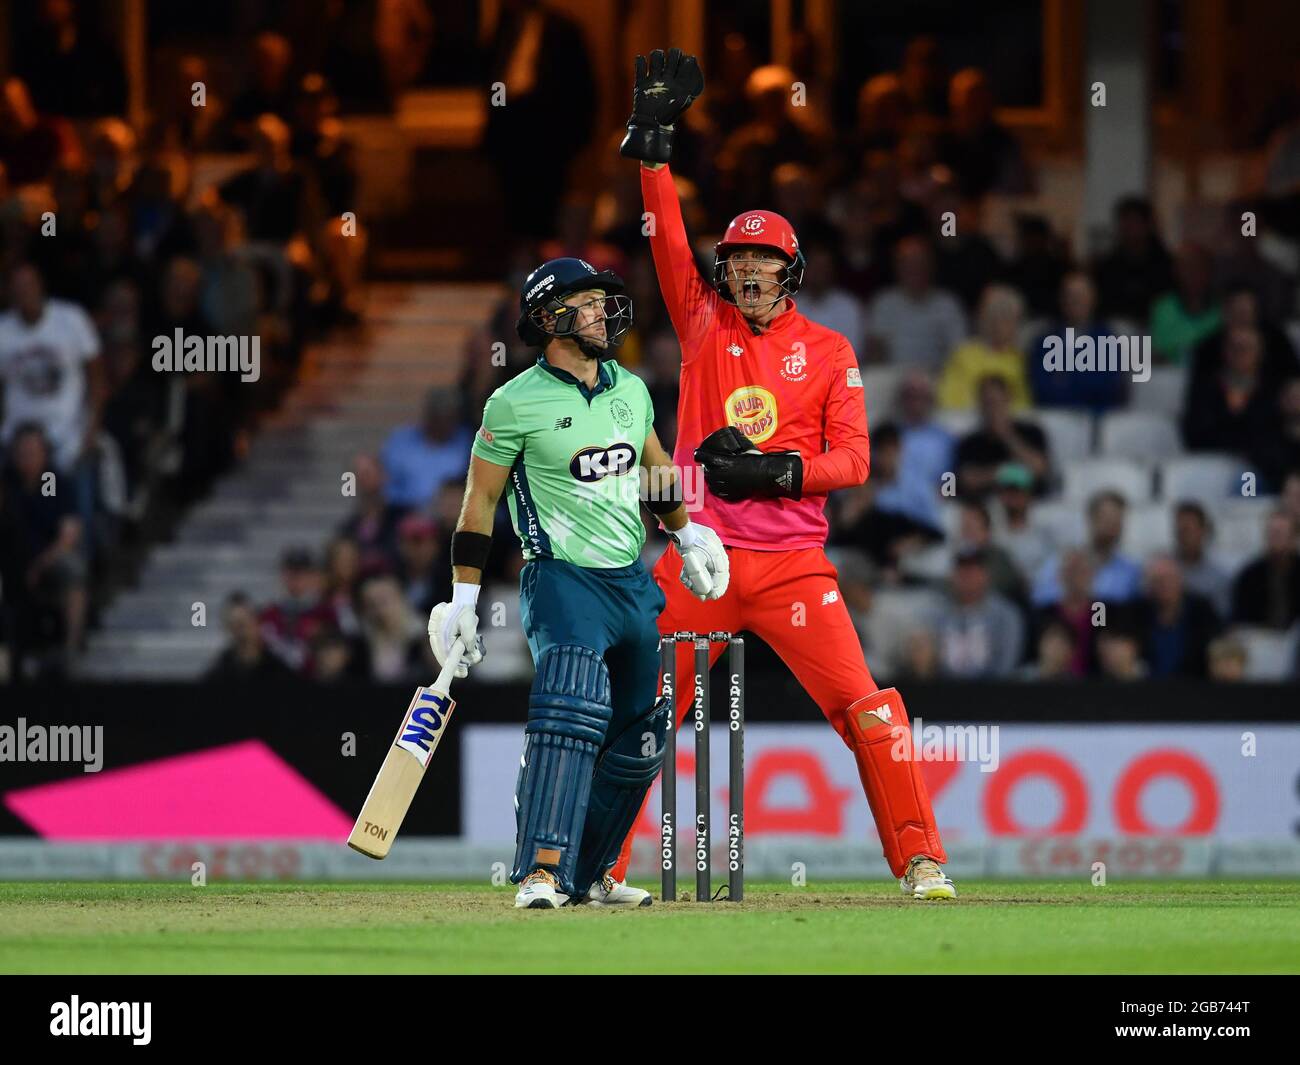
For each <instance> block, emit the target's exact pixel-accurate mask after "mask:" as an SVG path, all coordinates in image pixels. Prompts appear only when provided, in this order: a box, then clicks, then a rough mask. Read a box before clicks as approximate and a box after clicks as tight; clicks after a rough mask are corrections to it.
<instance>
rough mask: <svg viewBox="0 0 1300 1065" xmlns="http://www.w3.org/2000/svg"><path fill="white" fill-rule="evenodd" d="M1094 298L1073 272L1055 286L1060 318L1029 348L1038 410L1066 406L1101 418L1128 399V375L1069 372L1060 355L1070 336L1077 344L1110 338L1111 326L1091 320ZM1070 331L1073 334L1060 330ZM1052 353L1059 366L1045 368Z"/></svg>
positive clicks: (1086, 281)
mask: <svg viewBox="0 0 1300 1065" xmlns="http://www.w3.org/2000/svg"><path fill="white" fill-rule="evenodd" d="M1096 308H1097V295H1096V290H1095V289H1094V288H1093V285H1092V279H1091V278H1089V277H1088V275H1087V274H1085V273H1082V272H1079V271H1075V272H1073V273H1070V274H1067V275H1066V276H1065V279H1064V280H1063V281H1062V282H1061V316H1060V318H1059V319H1058V320H1057V321H1056V322H1054V323H1053V324H1052V325H1051V326H1050V327H1049V329H1048V330H1047V332H1046V333H1045V334H1044V335H1043V336H1042V337H1040V338H1039V339H1038V342H1037V343H1036V344H1034V345H1033V346H1032V347H1031V348H1030V349H1029V356H1030V368H1029V373H1030V385H1031V387H1032V389H1033V392H1034V402H1035V404H1036V405H1037V406H1040V407H1066V408H1073V409H1083V410H1089V411H1091V412H1092V413H1094V414H1101V413H1104V412H1105V411H1108V410H1111V409H1112V408H1115V407H1119V406H1122V405H1123V404H1124V402H1125V399H1126V398H1127V396H1128V381H1129V373H1128V372H1126V371H1125V370H1123V369H1115V370H1106V369H1094V370H1078V369H1076V370H1069V369H1068V368H1067V366H1068V364H1067V363H1065V361H1064V358H1065V355H1066V354H1067V353H1068V352H1069V350H1070V345H1069V343H1068V340H1069V338H1070V336H1071V335H1072V336H1073V337H1074V340H1075V341H1076V342H1077V341H1078V339H1079V338H1080V337H1083V336H1089V337H1092V339H1093V341H1094V342H1096V341H1099V340H1101V339H1102V338H1104V337H1109V336H1111V335H1113V334H1112V330H1111V326H1110V325H1109V324H1107V323H1106V322H1103V321H1101V320H1100V319H1099V318H1097V316H1096V313H1095V312H1096ZM1067 329H1072V330H1073V331H1074V332H1073V334H1067V332H1066V330H1067ZM1052 351H1057V352H1059V353H1060V354H1061V363H1060V368H1059V369H1058V368H1055V366H1053V365H1050V364H1049V361H1048V359H1049V355H1050V354H1051V352H1052Z"/></svg>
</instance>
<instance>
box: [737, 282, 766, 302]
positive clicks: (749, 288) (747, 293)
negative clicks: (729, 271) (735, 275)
mask: <svg viewBox="0 0 1300 1065" xmlns="http://www.w3.org/2000/svg"><path fill="white" fill-rule="evenodd" d="M740 291H741V297H742V298H743V299H744V301H745V302H746V303H748V304H749V305H750V306H753V305H754V304H755V303H757V302H758V301H759V300H760V299H761V298H762V295H761V292H760V286H759V283H758V282H757V281H746V282H744V284H743V285H741V290H740Z"/></svg>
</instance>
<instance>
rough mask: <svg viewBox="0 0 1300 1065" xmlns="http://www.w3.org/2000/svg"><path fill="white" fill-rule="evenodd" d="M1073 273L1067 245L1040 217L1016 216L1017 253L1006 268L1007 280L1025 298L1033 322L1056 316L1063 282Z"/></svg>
mask: <svg viewBox="0 0 1300 1065" xmlns="http://www.w3.org/2000/svg"><path fill="white" fill-rule="evenodd" d="M1069 269H1070V256H1069V253H1068V252H1067V251H1066V248H1065V242H1064V241H1063V240H1061V238H1060V237H1058V236H1056V235H1055V234H1054V233H1053V232H1052V230H1051V227H1050V226H1049V225H1048V224H1047V220H1046V219H1045V218H1043V217H1041V216H1039V215H1030V214H1017V215H1016V251H1015V255H1014V256H1013V257H1012V259H1011V261H1010V262H1009V263H1008V264H1007V267H1006V280H1007V283H1008V284H1010V285H1011V287H1012V288H1014V289H1015V290H1016V291H1017V292H1019V293H1020V294H1021V295H1023V296H1024V297H1025V303H1026V304H1027V305H1028V307H1029V315H1030V317H1031V318H1046V317H1048V316H1050V315H1053V314H1055V313H1056V311H1057V307H1058V306H1059V301H1060V294H1061V282H1062V281H1064V280H1065V275H1066V274H1067V273H1068V272H1069Z"/></svg>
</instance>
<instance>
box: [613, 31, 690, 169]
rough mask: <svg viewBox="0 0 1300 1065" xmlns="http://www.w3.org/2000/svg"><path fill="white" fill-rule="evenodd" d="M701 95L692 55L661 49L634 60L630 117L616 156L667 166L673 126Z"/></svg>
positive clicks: (679, 50)
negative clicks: (621, 155) (620, 155)
mask: <svg viewBox="0 0 1300 1065" xmlns="http://www.w3.org/2000/svg"><path fill="white" fill-rule="evenodd" d="M703 91H704V75H703V74H702V73H701V72H700V65H699V64H698V63H697V62H696V61H695V57H694V56H693V55H682V52H681V49H680V48H670V49H668V54H667V55H666V56H665V55H664V52H663V49H662V48H656V49H655V50H654V51H653V52H651V53H650V60H649V62H648V63H647V62H646V58H645V56H643V55H639V56H637V57H636V80H635V82H634V84H633V88H632V117H631V118H629V119H628V120H627V136H625V137H624V138H623V143H622V144H621V145H619V149H618V150H619V152H620V153H622V154H623V155H626V156H627V157H628V158H629V159H640V160H642V161H643V162H646V163H666V162H668V160H669V159H670V158H671V156H672V154H673V123H674V122H676V121H677V119H678V117H679V116H680V115H681V113H682V112H683V111H685V110H686V109H687V108H688V107H690V106H691V101H692V100H694V99H695V98H696V97H697V96H699V95H700V93H702V92H703Z"/></svg>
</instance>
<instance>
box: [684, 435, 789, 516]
mask: <svg viewBox="0 0 1300 1065" xmlns="http://www.w3.org/2000/svg"><path fill="white" fill-rule="evenodd" d="M695 461H696V462H698V463H699V464H700V465H701V466H703V467H704V483H705V484H707V485H708V486H709V491H710V492H712V493H713V494H714V495H715V496H717V497H718V498H719V499H725V500H727V501H728V502H731V503H735V502H737V501H739V500H742V499H798V498H799V497H800V496H801V495H802V494H803V458H802V457H801V456H800V454H799V452H797V451H778V452H775V453H772V454H764V453H763V452H762V451H759V450H758V448H756V447H754V446H753V445H752V444H750V442H749V441H748V440H746V439H745V437H744V434H742V433H741V431H740V430H739V429H737V428H736V427H735V426H734V425H728V426H726V427H724V428H722V429H719V430H717V431H716V432H713V433H710V434H709V435H708V436H706V437H705V438H704V440H703V441H701V443H700V446H699V447H697V448H696V449H695Z"/></svg>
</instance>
